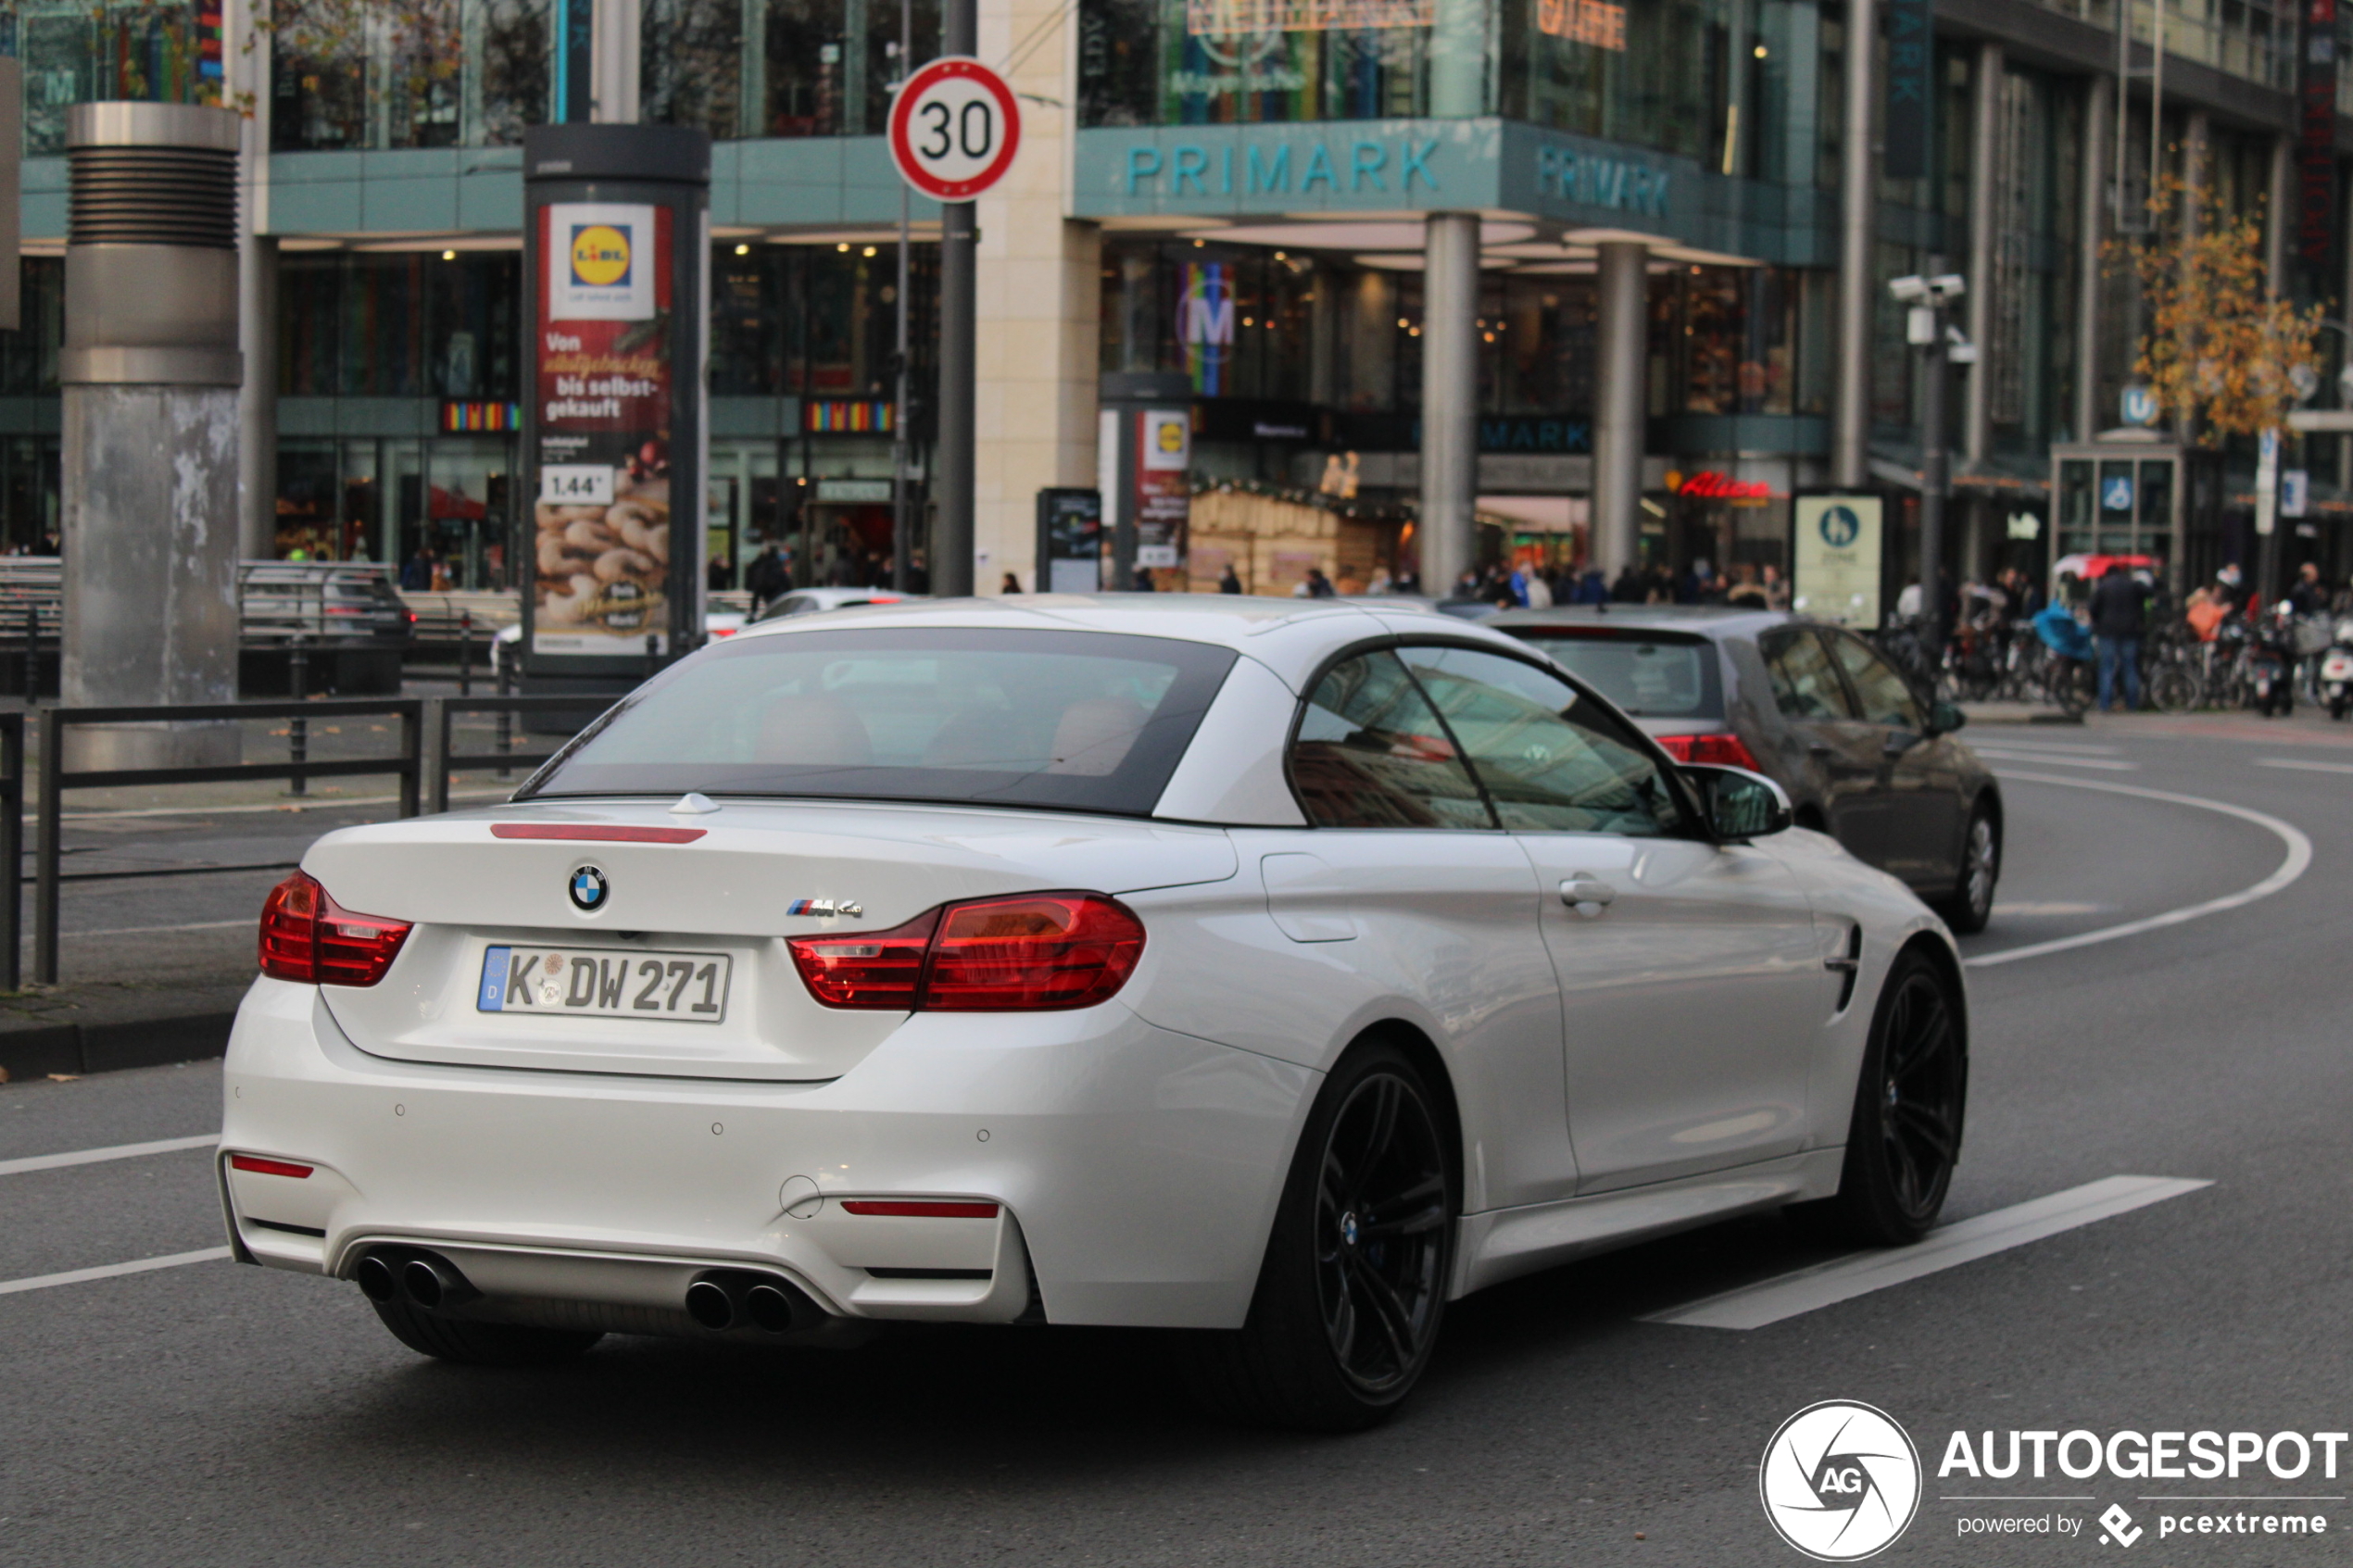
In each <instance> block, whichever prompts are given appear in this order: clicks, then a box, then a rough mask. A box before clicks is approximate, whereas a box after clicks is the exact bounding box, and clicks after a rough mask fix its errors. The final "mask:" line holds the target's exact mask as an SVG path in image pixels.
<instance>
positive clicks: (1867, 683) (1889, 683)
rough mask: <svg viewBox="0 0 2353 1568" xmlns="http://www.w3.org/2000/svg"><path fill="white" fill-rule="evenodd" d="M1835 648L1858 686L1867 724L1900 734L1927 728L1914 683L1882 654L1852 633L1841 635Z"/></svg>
mask: <svg viewBox="0 0 2353 1568" xmlns="http://www.w3.org/2000/svg"><path fill="white" fill-rule="evenodd" d="M1831 646H1833V647H1835V648H1837V649H1838V662H1839V665H1840V667H1841V668H1842V669H1843V670H1844V671H1846V676H1847V679H1849V680H1851V681H1853V682H1854V683H1855V696H1856V700H1858V701H1860V702H1861V703H1862V705H1863V721H1864V722H1865V723H1868V724H1892V725H1894V727H1895V728H1897V729H1899V730H1921V729H1925V728H1927V722H1928V721H1927V719H1926V718H1925V716H1924V715H1922V713H1921V712H1920V699H1919V697H1918V696H1915V695H1914V694H1913V691H1912V686H1911V683H1910V682H1908V681H1906V680H1905V679H1904V677H1903V676H1901V675H1899V674H1897V673H1896V672H1895V666H1894V665H1893V664H1890V663H1888V662H1887V660H1886V659H1881V657H1880V656H1879V653H1878V650H1876V649H1875V648H1873V647H1872V646H1870V645H1869V643H1866V642H1865V641H1863V639H1862V638H1860V637H1857V636H1856V635H1855V634H1854V633H1851V632H1841V633H1837V634H1836V635H1835V636H1834V637H1833V638H1832V639H1831Z"/></svg>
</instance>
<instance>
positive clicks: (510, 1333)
mask: <svg viewBox="0 0 2353 1568" xmlns="http://www.w3.org/2000/svg"><path fill="white" fill-rule="evenodd" d="M368 1304H369V1305H370V1306H371V1307H373V1308H375V1310H376V1316H378V1317H379V1318H382V1319H383V1320H384V1327H386V1328H388V1329H390V1330H392V1336H393V1337H394V1338H395V1339H397V1340H399V1341H400V1342H401V1343H402V1344H403V1345H406V1346H408V1347H409V1348H410V1349H411V1350H414V1351H416V1352H417V1353H418V1354H419V1355H421V1356H433V1357H435V1358H437V1359H439V1360H441V1361H457V1362H459V1363H461V1364H463V1365H466V1366H553V1365H555V1364H557V1363H558V1362H560V1361H574V1360H577V1359H578V1358H579V1357H580V1356H582V1355H583V1354H585V1352H586V1351H587V1349H588V1348H589V1347H590V1346H592V1345H594V1344H595V1343H596V1342H597V1341H598V1340H599V1339H602V1338H603V1337H604V1336H603V1335H601V1334H598V1333H597V1332H596V1331H595V1330H593V1329H570V1328H532V1327H529V1326H527V1325H525V1324H522V1323H467V1322H465V1321H464V1320H462V1319H459V1318H445V1317H441V1316H438V1315H437V1314H435V1313H433V1312H428V1311H424V1310H423V1309H422V1308H420V1307H417V1306H414V1305H412V1304H411V1303H409V1302H407V1301H400V1300H394V1301H371V1302H369V1303H368Z"/></svg>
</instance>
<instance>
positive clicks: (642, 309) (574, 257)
mask: <svg viewBox="0 0 2353 1568" xmlns="http://www.w3.org/2000/svg"><path fill="white" fill-rule="evenodd" d="M547 239H548V240H549V241H550V242H551V243H549V244H548V245H547V307H548V308H547V317H548V320H555V321H648V320H652V319H653V317H654V314H655V308H656V302H655V298H654V271H655V266H654V262H655V257H654V209H653V207H652V206H651V205H650V204H648V205H642V206H641V205H638V204H636V203H621V202H559V203H556V204H554V205H552V206H550V207H548V208H547Z"/></svg>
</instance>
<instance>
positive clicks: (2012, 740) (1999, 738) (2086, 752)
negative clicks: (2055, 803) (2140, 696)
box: [1985, 735, 2123, 757]
mask: <svg viewBox="0 0 2353 1568" xmlns="http://www.w3.org/2000/svg"><path fill="white" fill-rule="evenodd" d="M1985 744H1986V745H1988V746H2009V747H2011V748H2012V749H2014V750H2018V751H2049V752H2057V754H2059V755H2060V756H2063V757H2114V756H2116V755H2118V754H2119V753H2120V752H2121V751H2122V750H2123V748H2122V747H2121V746H2078V745H2075V744H2074V743H2072V742H2070V741H2058V740H2023V739H2020V737H2018V736H2016V735H1988V736H1986V737H1985Z"/></svg>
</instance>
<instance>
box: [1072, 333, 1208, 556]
mask: <svg viewBox="0 0 2353 1568" xmlns="http://www.w3.org/2000/svg"><path fill="white" fill-rule="evenodd" d="M1192 392H1193V389H1192V383H1191V382H1190V381H1189V380H1188V379H1187V378H1185V377H1184V376H1180V375H1169V374H1162V373H1159V372H1156V371H1148V370H1147V371H1134V370H1122V371H1114V372H1113V373H1112V374H1109V375H1106V376H1105V377H1103V379H1102V393H1101V395H1102V433H1101V445H1099V446H1098V447H1097V449H1096V451H1097V458H1096V461H1097V468H1098V472H1099V476H1100V488H1101V491H1102V495H1103V510H1104V513H1105V516H1104V518H1103V521H1105V522H1106V523H1108V524H1110V525H1111V529H1112V570H1111V581H1110V582H1109V583H1105V584H1104V586H1105V587H1106V588H1108V589H1110V590H1111V591H1112V592H1114V593H1122V592H1125V591H1126V590H1127V589H1129V588H1131V587H1133V586H1135V583H1136V575H1135V574H1136V572H1137V571H1138V570H1139V569H1141V570H1143V571H1150V572H1151V574H1152V585H1153V586H1154V587H1155V588H1158V589H1161V590H1164V591H1175V592H1178V593H1181V592H1183V591H1184V589H1185V586H1186V577H1185V572H1184V571H1183V568H1184V564H1185V545H1186V537H1185V532H1186V524H1187V522H1188V521H1190V518H1191V515H1192V507H1193V484H1192V472H1191V470H1192V461H1193V433H1192V432H1193V410H1192Z"/></svg>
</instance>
